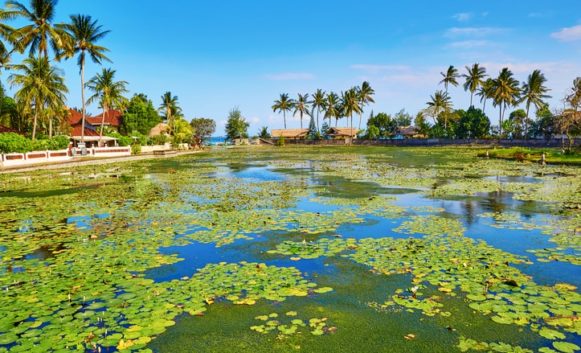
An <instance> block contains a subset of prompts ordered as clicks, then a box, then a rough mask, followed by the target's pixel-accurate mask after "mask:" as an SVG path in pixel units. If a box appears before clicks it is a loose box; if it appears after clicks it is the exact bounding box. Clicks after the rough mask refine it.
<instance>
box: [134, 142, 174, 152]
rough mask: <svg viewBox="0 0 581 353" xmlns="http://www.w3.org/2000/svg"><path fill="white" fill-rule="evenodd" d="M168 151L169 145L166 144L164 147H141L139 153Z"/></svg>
mask: <svg viewBox="0 0 581 353" xmlns="http://www.w3.org/2000/svg"><path fill="white" fill-rule="evenodd" d="M169 150H171V143H166V144H165V145H155V146H141V153H153V152H155V151H169Z"/></svg>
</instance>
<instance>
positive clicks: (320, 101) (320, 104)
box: [312, 89, 327, 131]
mask: <svg viewBox="0 0 581 353" xmlns="http://www.w3.org/2000/svg"><path fill="white" fill-rule="evenodd" d="M312 103H313V109H317V131H320V128H319V113H320V112H321V110H324V109H325V106H326V104H327V100H326V96H325V91H323V90H322V89H318V90H316V91H315V93H314V94H313V102H312Z"/></svg>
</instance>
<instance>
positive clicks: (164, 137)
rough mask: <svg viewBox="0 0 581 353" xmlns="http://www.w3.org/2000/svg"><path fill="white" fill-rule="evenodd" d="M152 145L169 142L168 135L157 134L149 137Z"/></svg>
mask: <svg viewBox="0 0 581 353" xmlns="http://www.w3.org/2000/svg"><path fill="white" fill-rule="evenodd" d="M149 141H150V143H151V144H152V145H164V144H165V143H167V142H169V137H168V136H167V135H157V136H153V137H151V138H150V139H149Z"/></svg>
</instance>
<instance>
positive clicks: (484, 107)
mask: <svg viewBox="0 0 581 353" xmlns="http://www.w3.org/2000/svg"><path fill="white" fill-rule="evenodd" d="M482 112H483V113H484V114H486V99H485V100H484V103H482Z"/></svg>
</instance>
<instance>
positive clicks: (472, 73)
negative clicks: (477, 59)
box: [462, 64, 486, 107]
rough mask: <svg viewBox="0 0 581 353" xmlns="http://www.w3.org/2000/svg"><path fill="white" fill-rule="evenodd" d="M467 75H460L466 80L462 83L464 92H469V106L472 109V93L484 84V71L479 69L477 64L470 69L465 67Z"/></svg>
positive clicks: (481, 68)
mask: <svg viewBox="0 0 581 353" xmlns="http://www.w3.org/2000/svg"><path fill="white" fill-rule="evenodd" d="M466 71H467V73H466V74H464V75H462V77H464V78H465V79H466V82H464V90H465V91H470V106H471V107H472V106H473V104H472V99H473V98H474V92H476V90H477V89H478V87H481V86H482V84H483V83H484V82H485V81H484V78H485V77H486V69H485V68H483V67H481V66H480V65H479V64H474V65H472V67H468V66H466Z"/></svg>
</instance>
